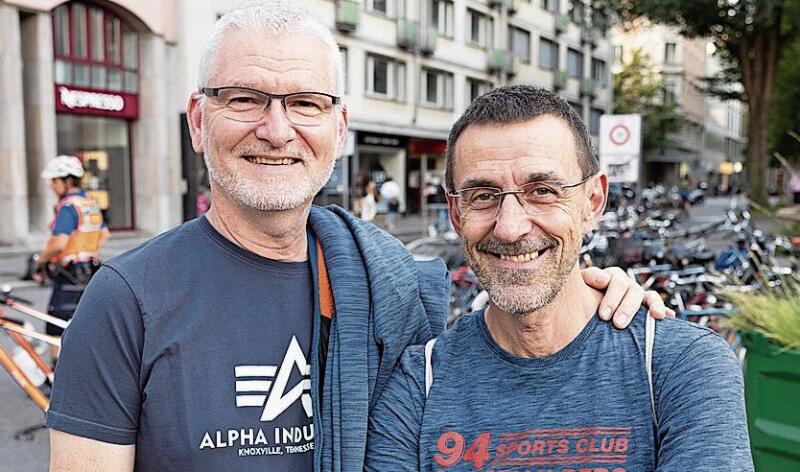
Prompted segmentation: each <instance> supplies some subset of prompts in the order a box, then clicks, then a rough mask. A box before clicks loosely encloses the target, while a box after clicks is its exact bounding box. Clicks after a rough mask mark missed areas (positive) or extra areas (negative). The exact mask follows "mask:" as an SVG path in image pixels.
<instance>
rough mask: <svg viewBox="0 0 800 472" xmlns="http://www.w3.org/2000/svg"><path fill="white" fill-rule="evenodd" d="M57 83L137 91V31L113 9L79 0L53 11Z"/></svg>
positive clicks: (120, 90)
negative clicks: (90, 4) (116, 14)
mask: <svg viewBox="0 0 800 472" xmlns="http://www.w3.org/2000/svg"><path fill="white" fill-rule="evenodd" d="M53 43H54V44H53V49H54V51H55V56H56V58H55V63H54V67H55V71H54V75H55V82H56V83H57V84H65V85H77V86H81V87H91V88H94V89H100V90H109V91H113V92H127V93H137V92H138V91H139V35H138V33H136V32H135V31H134V30H133V29H131V28H129V27H128V26H127V25H125V24H124V23H123V22H122V20H121V19H119V18H118V17H117V16H115V15H114V14H113V13H111V12H109V11H107V10H103V9H102V8H99V7H95V6H89V5H87V4H83V3H79V2H71V3H68V4H62V5H60V6H59V7H57V8H56V9H55V10H54V12H53Z"/></svg>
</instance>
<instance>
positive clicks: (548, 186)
mask: <svg viewBox="0 0 800 472" xmlns="http://www.w3.org/2000/svg"><path fill="white" fill-rule="evenodd" d="M592 177H593V175H590V176H588V177H586V178H584V179H583V180H581V181H580V182H577V183H574V184H569V185H561V184H560V183H559V182H531V183H527V184H525V185H522V186H520V187H519V188H516V189H513V190H506V191H501V190H500V189H499V188H493V187H469V188H464V189H461V190H458V191H456V192H450V194H449V195H450V197H452V198H455V199H457V201H456V210H457V211H458V216H460V217H461V218H464V219H469V220H491V219H494V218H496V217H497V215H498V214H499V213H500V207H501V206H502V205H503V198H504V197H505V196H506V195H514V197H516V199H517V201H518V202H519V204H520V205H522V207H523V208H524V209H525V212H526V213H528V214H529V215H533V216H537V215H546V214H548V213H552V212H554V211H555V210H556V209H558V206H557V203H561V202H564V201H566V200H568V199H569V198H570V197H571V196H572V195H571V192H572V191H573V190H574V189H576V188H578V187H580V186H581V185H583V184H584V183H586V182H587V181H588V180H589V179H590V178H592Z"/></svg>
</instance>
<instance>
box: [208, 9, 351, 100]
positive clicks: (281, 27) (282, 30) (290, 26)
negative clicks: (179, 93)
mask: <svg viewBox="0 0 800 472" xmlns="http://www.w3.org/2000/svg"><path fill="white" fill-rule="evenodd" d="M230 30H245V31H254V32H266V33H270V34H272V35H274V36H284V35H289V34H303V33H305V34H311V35H314V36H316V37H318V38H319V39H320V40H321V41H322V42H323V43H324V44H325V47H327V49H328V51H329V55H330V58H331V65H332V66H333V70H332V71H331V73H332V77H333V79H334V84H333V86H334V93H335V94H336V95H342V94H343V93H344V60H343V59H342V54H341V51H340V50H339V46H338V45H337V44H336V40H335V39H334V37H333V33H331V30H330V29H328V27H327V26H325V25H324V24H323V23H322V22H321V21H320V20H319V18H317V17H316V16H314V15H313V14H312V13H311V12H309V11H308V10H306V9H304V8H302V7H300V6H298V5H296V4H295V2H293V1H290V0H260V1H253V2H247V3H245V4H244V5H242V6H240V7H238V8H236V9H233V10H231V11H229V12H228V13H226V14H225V15H223V16H222V17H221V18H220V19H219V20H217V22H216V23H215V24H214V26H213V27H212V28H211V31H210V32H209V34H208V36H207V37H206V40H205V42H204V44H203V48H202V50H201V51H200V70H199V74H198V87H208V86H209V82H210V81H211V80H212V78H213V76H214V73H215V67H216V62H217V58H218V57H219V54H220V51H219V48H220V44H221V43H222V38H223V37H224V36H225V33H227V32H228V31H230ZM264 47H269V45H268V44H265V45H264Z"/></svg>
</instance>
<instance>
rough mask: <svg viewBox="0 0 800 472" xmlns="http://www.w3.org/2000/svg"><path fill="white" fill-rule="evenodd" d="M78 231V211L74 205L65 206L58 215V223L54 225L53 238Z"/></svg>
mask: <svg viewBox="0 0 800 472" xmlns="http://www.w3.org/2000/svg"><path fill="white" fill-rule="evenodd" d="M76 229H78V210H76V209H75V207H74V206H72V205H64V206H62V207H61V208H60V209H59V210H58V213H56V221H55V224H54V225H53V236H56V235H59V234H66V235H70V234H72V233H73V232H74V231H75V230H76Z"/></svg>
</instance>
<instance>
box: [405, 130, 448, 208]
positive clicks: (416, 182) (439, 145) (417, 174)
mask: <svg viewBox="0 0 800 472" xmlns="http://www.w3.org/2000/svg"><path fill="white" fill-rule="evenodd" d="M446 149H447V142H446V141H441V140H432V139H416V138H414V139H409V141H408V190H407V192H408V209H409V210H408V211H409V212H411V213H418V214H427V213H428V210H429V209H428V203H429V201H430V200H431V198H429V195H428V193H429V192H426V188H428V187H429V186H431V185H433V186H436V185H441V184H442V182H444V171H445V151H446Z"/></svg>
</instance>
